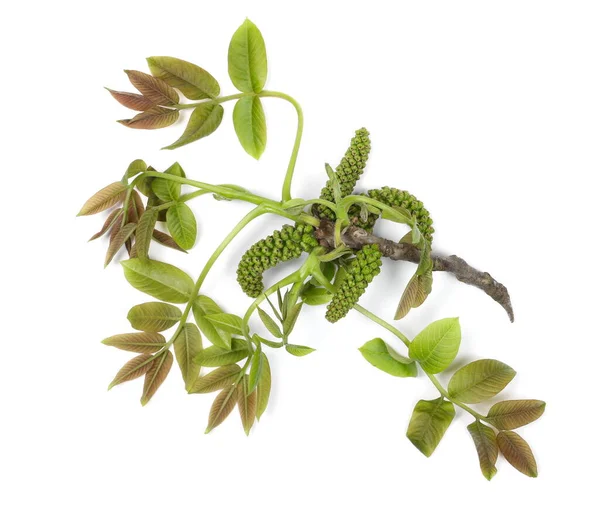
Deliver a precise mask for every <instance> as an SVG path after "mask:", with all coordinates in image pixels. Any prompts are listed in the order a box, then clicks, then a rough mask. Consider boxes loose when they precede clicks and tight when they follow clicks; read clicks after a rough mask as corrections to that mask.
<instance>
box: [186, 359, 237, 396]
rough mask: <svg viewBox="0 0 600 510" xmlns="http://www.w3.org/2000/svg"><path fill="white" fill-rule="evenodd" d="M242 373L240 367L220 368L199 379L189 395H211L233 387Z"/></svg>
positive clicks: (225, 366)
mask: <svg viewBox="0 0 600 510" xmlns="http://www.w3.org/2000/svg"><path fill="white" fill-rule="evenodd" d="M240 372H241V369H240V367H239V366H238V365H224V366H222V367H219V368H217V369H215V370H213V371H212V372H210V373H209V374H207V375H205V376H203V377H198V379H196V381H195V382H194V384H193V385H192V387H191V389H190V390H189V393H211V392H213V391H217V390H220V389H223V388H226V387H227V386H231V385H232V384H233V383H234V382H236V381H237V380H238V377H239V373H240Z"/></svg>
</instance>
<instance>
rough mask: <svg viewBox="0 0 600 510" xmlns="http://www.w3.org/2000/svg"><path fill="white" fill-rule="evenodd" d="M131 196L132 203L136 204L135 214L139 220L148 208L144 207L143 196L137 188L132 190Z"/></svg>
mask: <svg viewBox="0 0 600 510" xmlns="http://www.w3.org/2000/svg"><path fill="white" fill-rule="evenodd" d="M131 198H132V199H133V200H132V201H130V203H132V204H133V205H134V206H135V215H136V216H135V218H136V221H137V220H139V219H140V218H141V217H142V214H144V211H145V210H146V208H145V207H144V202H143V201H142V197H141V196H140V194H139V193H138V192H137V191H136V190H132V191H131ZM132 214H133V211H132Z"/></svg>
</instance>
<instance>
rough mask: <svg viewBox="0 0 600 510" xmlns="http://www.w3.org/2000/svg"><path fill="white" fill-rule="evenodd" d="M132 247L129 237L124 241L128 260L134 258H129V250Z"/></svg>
mask: <svg viewBox="0 0 600 510" xmlns="http://www.w3.org/2000/svg"><path fill="white" fill-rule="evenodd" d="M132 247H133V241H132V240H131V236H129V237H128V238H127V239H125V249H126V250H127V255H129V258H130V259H131V258H135V257H132V256H131V250H132Z"/></svg>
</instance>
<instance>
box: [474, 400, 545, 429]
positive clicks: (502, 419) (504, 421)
mask: <svg viewBox="0 0 600 510" xmlns="http://www.w3.org/2000/svg"><path fill="white" fill-rule="evenodd" d="M545 409H546V402H542V401H541V400H504V401H503V402H498V403H497V404H494V405H493V406H492V407H491V409H490V410H489V412H488V415H487V417H486V419H485V421H487V422H488V423H491V424H492V425H493V426H494V427H496V428H497V429H500V430H512V429H516V428H519V427H522V426H523V425H527V424H528V423H531V422H532V421H535V420H537V419H538V418H539V417H540V416H542V414H544V410H545Z"/></svg>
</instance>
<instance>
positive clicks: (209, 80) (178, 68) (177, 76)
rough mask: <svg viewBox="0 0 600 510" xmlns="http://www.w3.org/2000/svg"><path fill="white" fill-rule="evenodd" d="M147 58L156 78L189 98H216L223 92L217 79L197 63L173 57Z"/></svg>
mask: <svg viewBox="0 0 600 510" xmlns="http://www.w3.org/2000/svg"><path fill="white" fill-rule="evenodd" d="M146 60H147V62H148V67H149V68H150V72H151V73H152V74H153V75H154V76H155V77H156V78H159V79H161V80H163V81H165V82H167V83H168V84H169V85H171V86H172V87H175V88H176V89H179V90H181V93H182V94H183V95H184V96H185V97H187V98H188V99H207V98H215V97H217V96H218V95H219V93H220V92H221V89H220V87H219V83H218V82H217V80H215V79H214V78H213V76H212V75H211V74H210V73H209V72H208V71H205V70H204V69H202V68H201V67H198V66H197V65H195V64H191V63H190V62H186V61H185V60H181V59H178V58H173V57H149V58H147V59H146Z"/></svg>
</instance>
